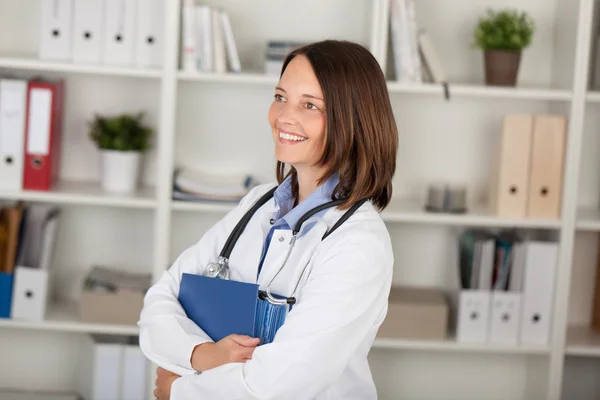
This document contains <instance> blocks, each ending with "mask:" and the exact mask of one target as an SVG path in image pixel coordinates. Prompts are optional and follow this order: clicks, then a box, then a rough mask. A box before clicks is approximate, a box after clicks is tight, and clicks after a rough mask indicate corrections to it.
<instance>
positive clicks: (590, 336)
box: [565, 325, 600, 357]
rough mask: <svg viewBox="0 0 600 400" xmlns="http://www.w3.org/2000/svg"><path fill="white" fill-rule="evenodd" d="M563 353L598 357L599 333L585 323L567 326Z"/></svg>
mask: <svg viewBox="0 0 600 400" xmlns="http://www.w3.org/2000/svg"><path fill="white" fill-rule="evenodd" d="M565 353H566V354H567V355H570V356H584V357H600V334H598V333H596V332H594V331H593V330H592V329H590V328H589V327H588V326H585V325H583V326H582V325H572V326H569V327H568V329H567V345H566V351H565Z"/></svg>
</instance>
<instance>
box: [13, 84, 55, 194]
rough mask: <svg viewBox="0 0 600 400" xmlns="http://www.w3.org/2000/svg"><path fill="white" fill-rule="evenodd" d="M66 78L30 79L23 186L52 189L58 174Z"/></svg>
mask: <svg viewBox="0 0 600 400" xmlns="http://www.w3.org/2000/svg"><path fill="white" fill-rule="evenodd" d="M63 97H64V81H62V80H60V81H56V82H46V81H41V80H40V81H36V80H34V81H30V82H29V84H28V94H27V110H26V112H27V116H26V120H25V157H24V162H25V163H24V166H23V189H25V190H44V191H49V190H50V188H51V186H52V183H53V181H54V180H55V178H56V177H57V176H58V167H59V153H60V144H61V141H60V136H61V134H62V133H61V132H62V116H63Z"/></svg>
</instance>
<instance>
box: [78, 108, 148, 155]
mask: <svg viewBox="0 0 600 400" xmlns="http://www.w3.org/2000/svg"><path fill="white" fill-rule="evenodd" d="M143 116H144V115H143V113H138V114H135V115H131V114H119V115H115V116H102V115H95V116H94V119H93V120H92V121H91V122H90V124H89V127H90V132H89V135H90V138H91V139H92V140H93V141H94V142H95V143H96V145H97V146H98V147H99V148H100V149H104V150H120V151H144V150H146V149H147V148H148V146H149V144H148V142H149V139H150V136H151V135H152V133H153V131H152V129H151V128H150V127H148V126H146V125H144V124H143V123H142V119H143Z"/></svg>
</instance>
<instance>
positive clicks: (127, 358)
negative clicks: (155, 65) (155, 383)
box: [120, 344, 148, 400]
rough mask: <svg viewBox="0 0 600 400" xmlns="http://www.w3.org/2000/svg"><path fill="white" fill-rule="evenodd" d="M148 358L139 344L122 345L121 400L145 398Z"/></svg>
mask: <svg viewBox="0 0 600 400" xmlns="http://www.w3.org/2000/svg"><path fill="white" fill-rule="evenodd" d="M147 378H148V359H147V358H146V357H145V356H144V353H142V350H141V349H140V347H139V345H135V344H126V345H123V374H122V385H121V397H120V399H121V400H128V399H146V398H147V397H148V396H147V395H146V393H147V389H148V379H147Z"/></svg>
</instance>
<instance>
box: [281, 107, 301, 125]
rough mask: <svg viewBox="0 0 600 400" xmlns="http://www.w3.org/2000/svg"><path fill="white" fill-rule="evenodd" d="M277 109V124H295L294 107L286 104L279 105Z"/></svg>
mask: <svg viewBox="0 0 600 400" xmlns="http://www.w3.org/2000/svg"><path fill="white" fill-rule="evenodd" d="M278 106H279V107H278V109H277V123H278V124H280V125H293V124H295V123H296V122H297V118H296V114H295V112H294V109H293V108H294V107H292V106H290V104H288V103H279V104H278Z"/></svg>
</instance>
